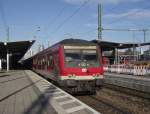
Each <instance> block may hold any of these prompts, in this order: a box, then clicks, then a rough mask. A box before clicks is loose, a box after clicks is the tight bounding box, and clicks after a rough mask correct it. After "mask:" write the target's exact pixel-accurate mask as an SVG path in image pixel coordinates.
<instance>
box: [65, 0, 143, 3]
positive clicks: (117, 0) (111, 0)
mask: <svg viewBox="0 0 150 114" xmlns="http://www.w3.org/2000/svg"><path fill="white" fill-rule="evenodd" d="M64 1H65V2H67V3H70V4H79V3H82V2H84V1H87V0H64ZM139 1H142V0H91V1H90V2H92V3H103V4H120V3H124V2H139Z"/></svg>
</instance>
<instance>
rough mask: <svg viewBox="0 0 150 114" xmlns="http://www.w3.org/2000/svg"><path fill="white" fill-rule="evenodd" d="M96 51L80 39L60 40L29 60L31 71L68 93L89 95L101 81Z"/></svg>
mask: <svg viewBox="0 0 150 114" xmlns="http://www.w3.org/2000/svg"><path fill="white" fill-rule="evenodd" d="M100 51H101V50H100V49H99V47H98V46H97V45H96V44H95V43H92V42H89V41H86V40H80V39H66V40H63V41H61V42H59V43H57V44H55V45H53V46H51V47H49V48H47V49H45V50H43V51H41V52H39V53H38V54H36V55H35V56H34V57H33V70H34V71H36V72H38V73H40V74H42V75H43V76H45V77H46V78H49V79H51V80H52V81H54V82H56V83H57V84H58V85H59V86H61V87H63V88H64V89H68V90H69V92H71V93H72V92H78V91H90V92H95V87H96V86H100V85H101V82H102V80H103V67H102V56H101V52H100Z"/></svg>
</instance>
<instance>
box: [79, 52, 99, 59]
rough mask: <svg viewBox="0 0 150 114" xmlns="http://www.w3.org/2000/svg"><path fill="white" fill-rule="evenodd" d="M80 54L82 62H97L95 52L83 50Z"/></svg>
mask: <svg viewBox="0 0 150 114" xmlns="http://www.w3.org/2000/svg"><path fill="white" fill-rule="evenodd" d="M82 52H83V60H84V61H97V58H98V57H97V53H96V50H83V51H82Z"/></svg>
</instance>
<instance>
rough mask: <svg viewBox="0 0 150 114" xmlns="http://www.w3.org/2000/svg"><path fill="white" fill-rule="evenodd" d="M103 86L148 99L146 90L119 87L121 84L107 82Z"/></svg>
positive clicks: (149, 96)
mask: <svg viewBox="0 0 150 114" xmlns="http://www.w3.org/2000/svg"><path fill="white" fill-rule="evenodd" d="M103 87H104V88H108V89H112V90H114V91H119V92H123V93H126V94H130V95H134V96H138V97H141V98H144V99H149V100H150V94H149V93H148V92H142V91H138V90H135V89H130V88H126V87H121V86H117V85H113V84H108V83H104V84H103Z"/></svg>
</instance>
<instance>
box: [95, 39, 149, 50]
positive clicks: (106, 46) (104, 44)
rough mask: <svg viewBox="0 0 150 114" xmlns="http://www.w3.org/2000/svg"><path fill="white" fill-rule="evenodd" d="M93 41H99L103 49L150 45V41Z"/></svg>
mask: <svg viewBox="0 0 150 114" xmlns="http://www.w3.org/2000/svg"><path fill="white" fill-rule="evenodd" d="M92 42H94V43H98V44H99V45H100V46H101V47H102V48H103V49H111V48H117V49H125V48H133V47H140V46H146V45H150V42H146V43H117V42H110V41H98V40H93V41H92Z"/></svg>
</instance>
